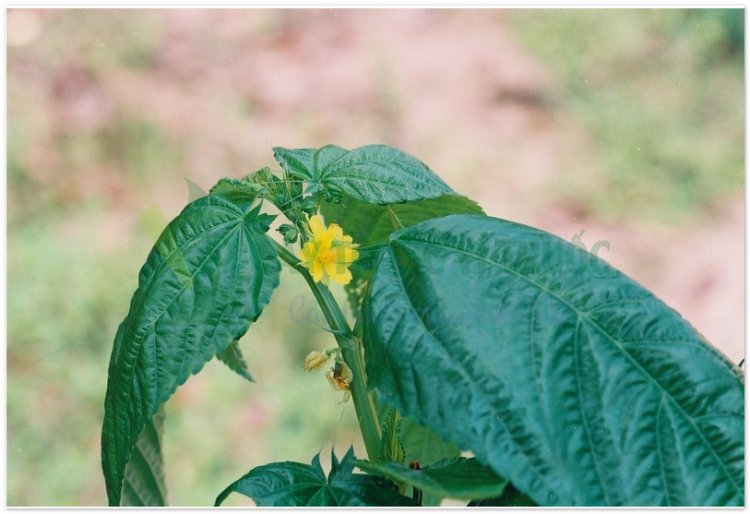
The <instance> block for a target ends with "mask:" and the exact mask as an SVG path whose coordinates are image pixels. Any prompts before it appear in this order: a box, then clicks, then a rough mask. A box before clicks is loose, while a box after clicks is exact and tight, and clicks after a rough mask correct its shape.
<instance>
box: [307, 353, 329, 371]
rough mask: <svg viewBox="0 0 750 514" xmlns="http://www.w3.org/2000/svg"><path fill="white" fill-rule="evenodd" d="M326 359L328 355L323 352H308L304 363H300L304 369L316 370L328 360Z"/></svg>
mask: <svg viewBox="0 0 750 514" xmlns="http://www.w3.org/2000/svg"><path fill="white" fill-rule="evenodd" d="M328 359H329V357H328V355H326V354H325V353H323V352H310V353H308V354H307V357H305V363H304V364H303V365H302V368H303V369H304V370H305V371H317V370H319V369H320V368H322V367H323V366H324V365H325V363H326V362H328Z"/></svg>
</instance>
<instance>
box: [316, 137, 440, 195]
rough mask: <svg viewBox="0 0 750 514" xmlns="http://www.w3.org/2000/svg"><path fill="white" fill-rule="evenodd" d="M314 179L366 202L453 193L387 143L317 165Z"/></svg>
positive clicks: (433, 174) (418, 161)
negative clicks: (323, 164)
mask: <svg viewBox="0 0 750 514" xmlns="http://www.w3.org/2000/svg"><path fill="white" fill-rule="evenodd" d="M317 178H318V179H319V180H320V182H321V183H322V184H323V185H324V186H326V187H328V188H331V189H334V190H337V191H341V192H343V193H345V194H346V195H348V196H350V197H352V198H356V199H357V200H361V201H363V202H367V203H377V204H386V203H400V202H408V201H410V200H421V199H424V198H436V197H438V196H442V195H444V194H448V193H452V192H453V191H452V190H451V188H450V187H448V186H447V185H446V183H445V182H443V181H442V180H441V179H440V177H438V176H437V175H436V174H435V173H434V172H433V171H432V170H430V168H428V167H427V165H426V164H424V163H423V162H421V161H420V160H418V159H417V158H415V157H412V156H411V155H408V154H406V153H404V152H402V151H401V150H398V149H396V148H393V147H390V146H386V145H368V146H362V147H360V148H356V149H354V150H352V151H351V152H347V153H345V154H342V155H341V156H340V157H338V158H337V159H333V160H331V161H330V162H328V163H326V165H325V166H322V167H319V174H318V176H317Z"/></svg>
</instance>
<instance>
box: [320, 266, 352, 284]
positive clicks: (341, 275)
mask: <svg viewBox="0 0 750 514" xmlns="http://www.w3.org/2000/svg"><path fill="white" fill-rule="evenodd" d="M324 266H325V270H326V273H327V274H328V276H329V277H331V280H333V281H334V282H336V283H337V284H342V285H346V284H348V283H349V282H351V280H352V272H351V271H349V269H348V268H347V267H346V266H345V265H344V264H342V263H340V262H327V263H326V264H325V265H324Z"/></svg>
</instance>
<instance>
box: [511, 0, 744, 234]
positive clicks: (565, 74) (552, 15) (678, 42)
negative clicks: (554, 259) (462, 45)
mask: <svg viewBox="0 0 750 514" xmlns="http://www.w3.org/2000/svg"><path fill="white" fill-rule="evenodd" d="M510 21H511V24H510V25H511V26H512V28H513V32H514V34H515V35H516V36H517V37H518V38H519V39H520V40H521V41H522V42H523V43H524V44H525V45H526V46H527V47H528V48H529V49H530V50H531V51H532V52H534V53H535V54H536V55H538V56H539V57H540V58H541V60H542V62H543V63H545V66H546V68H547V69H548V70H550V71H551V72H552V74H553V76H555V77H556V78H557V79H558V80H559V82H560V88H559V90H558V91H557V94H558V95H559V96H560V97H561V98H564V100H565V102H564V103H561V105H560V108H561V109H562V111H563V113H562V115H563V116H566V117H568V118H570V119H572V120H576V121H577V122H579V123H582V124H583V125H584V127H585V128H586V129H587V133H588V135H589V138H590V148H588V150H589V151H590V153H591V154H592V155H593V156H594V157H595V158H596V161H595V162H596V164H597V165H598V166H600V167H601V170H596V172H597V173H596V174H595V176H594V175H592V173H584V172H582V171H581V170H580V169H577V168H576V166H577V165H578V164H579V163H578V161H576V160H575V159H574V158H573V159H572V160H571V164H570V168H571V169H570V173H568V174H566V175H565V177H563V178H561V179H560V180H558V181H557V183H556V184H554V188H555V189H557V190H561V191H563V193H564V194H565V195H567V196H568V197H569V198H571V199H572V200H574V202H575V203H576V204H578V205H581V206H583V208H584V209H585V210H587V211H589V212H591V213H592V214H595V215H597V216H599V217H605V218H606V217H615V218H617V217H624V216H625V215H627V216H630V217H632V216H634V215H636V216H640V217H643V218H646V219H653V220H657V221H667V222H675V221H681V220H683V219H685V218H686V217H688V216H690V215H692V214H695V213H696V212H697V211H700V210H703V209H710V208H713V207H715V206H717V205H720V204H721V202H722V201H724V200H726V199H727V197H729V196H731V195H732V194H736V193H737V192H738V191H739V190H741V187H742V184H743V180H744V137H745V135H744V119H745V118H744V111H745V103H744V90H745V87H744V66H743V59H744V55H743V53H744V11H743V10H741V9H733V10H731V9H725V10H720V9H705V10H686V9H651V10H633V9H608V10H597V11H594V10H533V11H510ZM602 191H606V193H604V194H602Z"/></svg>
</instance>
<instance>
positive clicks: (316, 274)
mask: <svg viewBox="0 0 750 514" xmlns="http://www.w3.org/2000/svg"><path fill="white" fill-rule="evenodd" d="M310 274H311V275H312V278H313V280H314V281H315V282H320V281H321V280H322V279H323V265H322V264H321V263H320V261H319V260H318V259H315V260H314V261H313V262H312V266H311V267H310Z"/></svg>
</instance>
